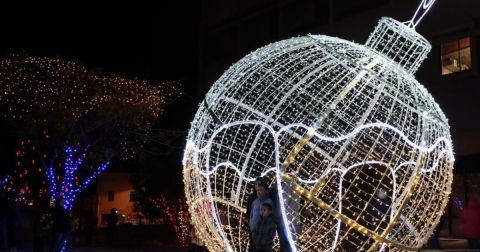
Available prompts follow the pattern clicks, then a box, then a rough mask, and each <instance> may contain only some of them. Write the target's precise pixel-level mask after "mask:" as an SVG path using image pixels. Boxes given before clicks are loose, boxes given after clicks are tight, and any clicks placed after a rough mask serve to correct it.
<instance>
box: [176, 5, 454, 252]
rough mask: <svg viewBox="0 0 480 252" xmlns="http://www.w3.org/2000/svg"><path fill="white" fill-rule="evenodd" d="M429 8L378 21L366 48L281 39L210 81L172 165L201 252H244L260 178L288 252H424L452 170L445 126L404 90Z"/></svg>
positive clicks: (422, 45)
mask: <svg viewBox="0 0 480 252" xmlns="http://www.w3.org/2000/svg"><path fill="white" fill-rule="evenodd" d="M431 4H433V1H424V2H422V5H421V6H420V7H419V10H417V13H416V14H415V15H414V18H413V19H412V20H411V21H409V22H407V23H401V22H398V21H395V20H393V19H391V18H382V19H381V20H380V22H379V24H378V26H377V27H376V28H375V30H374V31H373V33H372V34H371V35H370V37H369V39H368V41H367V42H366V44H365V45H359V44H355V43H352V42H349V41H345V40H342V39H339V38H333V37H328V36H317V35H309V36H305V37H298V38H292V39H288V40H284V41H280V42H277V43H273V44H270V45H267V46H265V47H263V48H260V49H258V50H256V51H254V52H252V53H250V54H249V55H247V56H246V57H245V58H243V59H242V60H240V61H239V62H238V63H236V64H234V65H233V66H232V67H231V68H230V69H228V71H226V72H225V73H224V74H223V75H222V76H221V77H220V79H219V80H218V81H217V82H216V83H215V84H214V85H213V86H212V88H211V89H210V91H209V92H208V93H207V95H206V98H205V100H204V102H203V103H202V104H201V105H200V108H199V110H198V111H197V114H196V116H195V119H194V120H193V122H192V126H191V129H190V132H189V135H188V139H187V146H186V150H185V154H184V155H185V156H184V160H183V162H184V183H185V189H186V194H187V197H188V204H189V207H190V212H191V214H192V221H193V224H194V225H195V227H196V229H197V231H198V232H199V233H200V235H201V237H202V238H203V239H204V241H205V242H206V244H207V246H208V248H209V249H210V250H211V251H246V248H247V246H248V242H249V239H248V234H249V228H248V224H247V219H248V216H246V208H247V198H248V197H249V195H250V194H251V193H252V192H253V190H254V180H255V179H256V178H257V177H259V176H263V177H265V178H267V179H268V181H271V182H270V186H272V188H273V189H274V190H275V191H277V192H278V198H279V202H278V203H277V205H276V206H275V207H277V209H278V211H277V212H278V213H279V222H280V225H281V226H282V225H283V224H284V226H285V233H286V240H287V242H288V244H289V247H290V250H292V251H309V252H310V251H372V250H373V251H377V250H382V249H384V248H386V247H390V251H405V250H416V249H418V248H420V247H421V246H422V245H423V244H424V243H425V242H426V241H427V240H428V238H429V236H430V235H431V234H432V232H433V230H434V228H435V226H436V225H437V223H438V222H439V219H440V216H441V215H442V211H443V209H444V207H445V205H446V204H447V201H448V196H449V193H450V190H451V183H452V176H453V175H452V168H453V161H454V157H453V152H452V144H451V137H450V133H449V126H448V122H447V118H446V117H445V115H444V114H443V112H442V111H441V109H440V108H439V106H438V104H437V103H436V102H435V101H434V99H433V98H432V96H431V95H430V94H429V93H428V91H427V90H426V89H425V88H424V87H423V86H422V85H421V84H420V83H418V82H417V81H416V79H415V78H414V76H413V74H414V73H415V71H416V70H417V69H418V67H419V66H420V64H421V63H422V61H423V60H424V59H425V58H426V55H427V53H428V52H429V51H430V48H431V46H430V44H429V43H428V42H427V40H426V39H425V38H423V37H422V36H421V35H419V34H418V33H417V32H416V31H415V26H416V24H418V21H420V19H421V18H422V17H423V15H424V14H425V13H426V11H427V10H428V8H430V6H431ZM282 223H283V224H282ZM275 246H276V247H277V248H278V246H279V245H278V240H277V241H276V245H275Z"/></svg>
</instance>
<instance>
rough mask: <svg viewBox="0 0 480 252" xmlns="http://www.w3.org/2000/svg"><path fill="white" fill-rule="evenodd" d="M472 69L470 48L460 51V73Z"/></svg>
mask: <svg viewBox="0 0 480 252" xmlns="http://www.w3.org/2000/svg"><path fill="white" fill-rule="evenodd" d="M470 68H472V58H471V56H470V47H467V48H464V49H461V50H460V71H463V70H468V69H470Z"/></svg>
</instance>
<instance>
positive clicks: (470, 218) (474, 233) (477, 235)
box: [460, 198, 480, 249]
mask: <svg viewBox="0 0 480 252" xmlns="http://www.w3.org/2000/svg"><path fill="white" fill-rule="evenodd" d="M460 218H461V219H462V221H463V234H464V235H465V237H466V238H467V239H468V247H469V248H470V249H480V243H479V239H480V207H479V205H478V201H477V200H476V199H473V198H471V199H470V200H469V201H468V206H467V207H466V208H465V209H464V210H463V211H461V212H460Z"/></svg>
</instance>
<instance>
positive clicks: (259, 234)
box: [252, 203, 277, 252]
mask: <svg viewBox="0 0 480 252" xmlns="http://www.w3.org/2000/svg"><path fill="white" fill-rule="evenodd" d="M272 210H273V207H272V205H271V204H269V203H263V204H262V208H261V214H260V218H259V219H258V221H257V223H256V224H255V226H254V227H253V229H252V238H253V244H254V245H255V252H272V251H273V239H274V238H275V233H276V230H277V225H276V222H275V220H274V218H273V217H272Z"/></svg>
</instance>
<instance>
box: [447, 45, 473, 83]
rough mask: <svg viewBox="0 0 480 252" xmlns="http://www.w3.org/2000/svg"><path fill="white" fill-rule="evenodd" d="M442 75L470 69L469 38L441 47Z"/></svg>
mask: <svg viewBox="0 0 480 252" xmlns="http://www.w3.org/2000/svg"><path fill="white" fill-rule="evenodd" d="M441 53H442V75H447V74H451V73H456V72H461V71H465V70H469V69H470V68H471V67H472V59H471V56H470V38H462V39H459V40H455V41H451V42H448V43H445V44H442V45H441Z"/></svg>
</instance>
